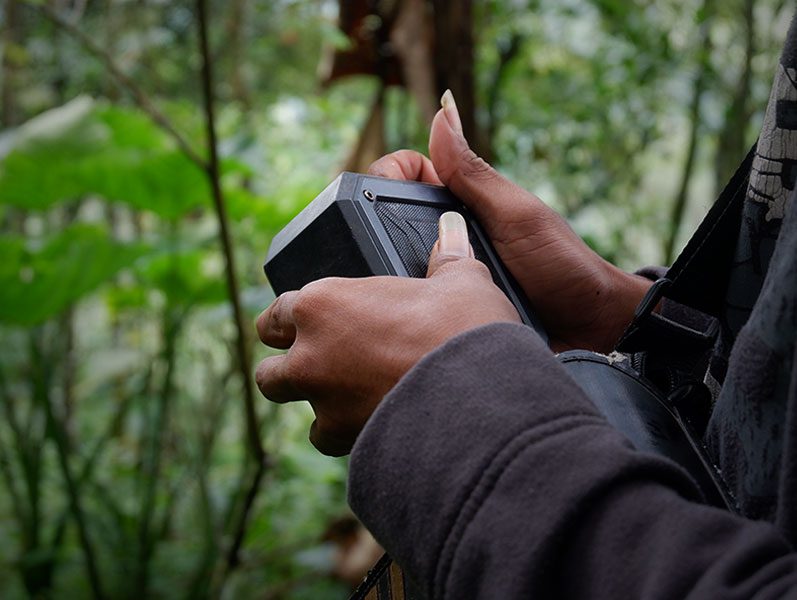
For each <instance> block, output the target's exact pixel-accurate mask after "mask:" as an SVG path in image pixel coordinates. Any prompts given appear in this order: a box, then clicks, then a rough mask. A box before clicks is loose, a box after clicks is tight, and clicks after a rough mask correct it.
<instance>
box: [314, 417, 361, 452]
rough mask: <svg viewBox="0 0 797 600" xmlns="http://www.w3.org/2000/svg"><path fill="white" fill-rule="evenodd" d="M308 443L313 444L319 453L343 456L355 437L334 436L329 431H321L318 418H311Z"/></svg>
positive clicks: (349, 449)
mask: <svg viewBox="0 0 797 600" xmlns="http://www.w3.org/2000/svg"><path fill="white" fill-rule="evenodd" d="M309 437H310V443H311V444H313V446H315V448H316V450H318V451H319V452H320V453H321V454H326V455H327V456H345V455H347V454H349V453H350V452H351V449H352V446H354V441H355V440H356V439H357V438H356V437H352V436H348V435H346V436H336V435H332V434H330V433H329V432H326V431H322V429H321V428H320V427H319V425H318V419H315V420H313V423H312V425H310V435H309Z"/></svg>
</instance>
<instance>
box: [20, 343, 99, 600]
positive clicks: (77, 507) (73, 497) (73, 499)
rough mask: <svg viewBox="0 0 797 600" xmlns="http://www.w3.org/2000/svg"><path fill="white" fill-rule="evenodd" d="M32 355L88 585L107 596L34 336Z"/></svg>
mask: <svg viewBox="0 0 797 600" xmlns="http://www.w3.org/2000/svg"><path fill="white" fill-rule="evenodd" d="M31 358H32V359H33V364H34V365H36V366H37V367H38V368H40V373H39V374H38V375H39V377H40V380H39V381H41V382H42V383H41V384H40V386H39V393H38V394H37V395H38V398H36V400H37V401H38V402H40V403H41V405H42V407H43V409H44V412H45V416H46V418H47V429H48V431H49V434H50V437H51V438H52V440H53V442H54V444H55V449H56V454H57V456H58V464H59V466H60V468H61V476H62V477H63V478H64V487H65V488H66V494H67V498H68V500H69V506H70V507H71V511H72V518H73V519H74V521H75V526H76V528H77V533H78V539H79V541H80V546H81V549H82V550H83V558H84V559H85V561H86V571H87V573H88V577H89V585H90V587H91V591H92V594H93V596H94V598H99V599H101V598H104V597H105V594H104V593H103V591H102V585H101V583H100V574H99V571H98V570H97V560H96V558H95V555H94V549H93V547H92V545H91V540H90V539H89V534H88V524H87V522H86V516H85V513H84V512H83V506H82V504H81V500H80V494H79V491H78V486H77V484H76V482H75V477H74V475H73V473H72V468H71V466H70V464H69V449H68V441H67V436H66V431H65V430H64V427H63V423H61V422H59V421H58V419H56V417H55V411H54V410H53V405H52V402H51V400H50V397H49V391H48V389H47V384H46V383H45V381H46V378H47V375H46V374H45V372H44V371H45V370H46V369H45V368H43V367H39V366H40V365H46V364H48V361H47V360H46V359H45V357H44V356H43V353H42V352H41V350H40V348H39V347H38V344H37V343H36V340H35V339H34V338H33V336H31Z"/></svg>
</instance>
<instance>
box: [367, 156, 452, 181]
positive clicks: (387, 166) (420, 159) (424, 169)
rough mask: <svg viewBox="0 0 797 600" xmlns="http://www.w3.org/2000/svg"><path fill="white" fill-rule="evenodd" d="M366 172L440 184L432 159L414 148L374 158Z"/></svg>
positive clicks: (379, 175)
mask: <svg viewBox="0 0 797 600" xmlns="http://www.w3.org/2000/svg"><path fill="white" fill-rule="evenodd" d="M368 174H369V175H376V176H377V177H387V178H388V179H403V180H407V181H421V182H423V183H431V184H433V185H442V183H441V181H440V178H439V177H438V176H437V173H436V172H435V170H434V166H433V165H432V161H431V160H429V159H428V158H427V157H425V156H424V155H423V154H421V153H420V152H415V151H414V150H397V151H396V152H392V153H390V154H387V155H385V156H383V157H382V158H380V159H377V160H375V161H374V162H373V163H371V166H370V167H368Z"/></svg>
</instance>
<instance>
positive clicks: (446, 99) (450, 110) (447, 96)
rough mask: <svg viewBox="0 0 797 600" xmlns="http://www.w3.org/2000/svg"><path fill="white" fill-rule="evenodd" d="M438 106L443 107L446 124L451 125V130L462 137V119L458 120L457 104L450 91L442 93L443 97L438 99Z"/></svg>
mask: <svg viewBox="0 0 797 600" xmlns="http://www.w3.org/2000/svg"><path fill="white" fill-rule="evenodd" d="M440 106H442V107H443V113H444V114H445V116H446V120H447V121H448V124H449V125H451V129H453V130H454V131H456V132H457V133H459V134H460V135H462V119H460V118H459V110H458V109H457V102H456V100H454V94H452V93H451V90H446V91H445V92H443V97H442V98H440Z"/></svg>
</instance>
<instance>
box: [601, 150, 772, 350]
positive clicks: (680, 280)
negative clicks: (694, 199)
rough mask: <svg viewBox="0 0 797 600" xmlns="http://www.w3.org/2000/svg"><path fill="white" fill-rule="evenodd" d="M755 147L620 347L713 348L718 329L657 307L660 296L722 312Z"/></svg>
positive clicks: (645, 300) (714, 313)
mask: <svg viewBox="0 0 797 600" xmlns="http://www.w3.org/2000/svg"><path fill="white" fill-rule="evenodd" d="M755 149H756V144H754V145H753V147H752V148H751V149H750V151H749V152H748V153H747V156H746V157H745V159H744V160H743V161H742V163H741V164H740V165H739V167H738V168H737V169H736V172H735V173H734V175H733V177H731V180H730V181H729V182H728V184H727V185H726V186H725V188H724V189H723V190H722V193H721V194H720V196H719V198H718V199H717V201H716V202H715V203H714V205H713V206H712V207H711V209H710V210H709V211H708V214H707V215H706V216H705V218H704V219H703V221H702V222H701V223H700V226H699V227H698V228H697V231H696V232H695V233H694V235H693V236H692V238H691V239H690V240H689V242H688V243H687V244H686V247H685V248H684V249H683V251H682V252H681V254H680V255H679V256H678V258H677V259H676V260H675V262H674V263H673V265H672V266H671V267H670V268H669V270H668V271H667V273H666V274H665V275H664V277H663V278H661V279H659V280H658V281H656V282H655V283H654V284H653V285H652V286H651V288H650V289H649V290H648V293H647V294H646V295H645V297H644V298H643V299H642V301H641V302H640V303H639V306H637V308H636V311H635V312H634V318H633V320H632V321H631V323H630V324H629V325H628V327H627V328H626V330H625V332H624V333H623V335H622V336H621V338H620V341H619V342H618V343H617V347H616V349H617V350H618V351H620V352H628V353H632V352H640V351H644V350H648V349H650V348H654V347H655V348H663V349H671V350H674V351H675V350H677V349H679V348H703V347H705V349H708V348H709V347H710V346H711V344H713V342H714V339H715V337H716V330H715V329H712V330H710V331H696V330H694V329H690V328H689V327H686V326H684V325H681V324H679V323H675V322H674V321H671V320H669V319H666V318H664V317H662V316H661V315H659V314H658V313H656V312H654V310H653V309H654V308H655V307H656V305H657V304H658V303H659V301H660V300H662V299H664V298H669V299H670V300H673V301H675V302H678V303H679V304H683V305H684V306H688V307H690V308H694V309H696V310H699V311H700V312H702V313H705V314H707V315H711V316H713V317H718V316H719V315H720V312H721V310H722V306H723V302H724V300H725V293H726V290H727V286H728V276H729V273H730V266H731V263H732V261H733V252H734V250H735V248H736V238H737V236H738V235H739V226H740V225H741V218H742V207H743V206H744V199H745V197H746V194H747V186H748V184H749V182H750V169H751V167H752V164H753V158H754V157H755Z"/></svg>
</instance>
